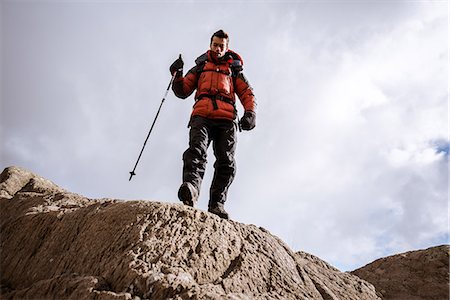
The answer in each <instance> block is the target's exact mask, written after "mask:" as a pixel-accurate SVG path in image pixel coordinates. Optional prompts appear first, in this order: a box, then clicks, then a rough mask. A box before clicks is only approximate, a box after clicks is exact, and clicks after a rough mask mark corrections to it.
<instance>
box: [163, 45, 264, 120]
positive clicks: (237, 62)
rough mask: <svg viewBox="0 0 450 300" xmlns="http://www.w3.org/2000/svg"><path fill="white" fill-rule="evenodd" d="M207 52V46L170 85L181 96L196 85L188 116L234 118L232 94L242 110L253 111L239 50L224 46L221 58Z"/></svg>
mask: <svg viewBox="0 0 450 300" xmlns="http://www.w3.org/2000/svg"><path fill="white" fill-rule="evenodd" d="M211 54H213V53H212V52H211V51H209V50H208V52H206V53H204V54H203V55H201V56H199V57H198V58H197V59H196V60H195V63H196V66H195V67H193V68H192V69H190V70H189V71H188V72H187V74H186V76H184V77H182V76H180V77H178V78H175V80H174V82H173V86H172V90H173V91H174V93H175V95H176V96H177V97H179V98H182V99H185V98H187V97H189V96H190V95H191V94H192V93H193V92H194V90H195V89H197V92H196V93H195V104H194V108H193V111H192V116H195V115H198V116H202V117H206V118H210V119H228V120H234V119H235V117H236V110H235V105H236V103H235V102H236V101H235V94H237V95H238V97H239V100H240V101H241V103H242V106H243V107H244V109H245V111H255V109H256V102H255V96H254V95H253V90H252V88H251V86H250V84H249V83H248V81H247V79H246V78H245V77H244V75H243V74H242V64H243V61H242V58H241V57H240V56H239V54H237V53H235V52H233V51H231V50H228V51H227V52H226V53H225V55H224V56H223V58H221V59H217V58H216V57H215V56H213V55H214V54H213V55H211Z"/></svg>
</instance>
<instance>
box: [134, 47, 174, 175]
mask: <svg viewBox="0 0 450 300" xmlns="http://www.w3.org/2000/svg"><path fill="white" fill-rule="evenodd" d="M180 56H181V54H180ZM176 74H177V71H175V72H174V73H173V75H172V78H171V79H170V82H169V86H168V87H167V89H166V93H165V94H164V97H163V98H162V101H161V104H160V105H159V108H158V112H157V113H156V116H155V119H154V120H153V123H152V126H151V127H150V131H149V132H148V134H147V138H146V139H145V142H144V145H143V146H142V149H141V153H139V157H138V159H137V161H136V164H135V165H134V168H133V171H131V172H130V179H129V180H128V181H131V178H133V176H134V175H136V173H134V171H136V167H137V165H138V163H139V160H140V159H141V156H142V152H144V148H145V145H146V144H147V141H148V138H149V137H150V134H151V133H152V130H153V126H155V122H156V119H157V118H158V115H159V112H160V111H161V107H162V105H163V103H164V101H165V100H166V97H167V93H169V89H170V86H171V85H172V83H173V80H174V79H175V75H176Z"/></svg>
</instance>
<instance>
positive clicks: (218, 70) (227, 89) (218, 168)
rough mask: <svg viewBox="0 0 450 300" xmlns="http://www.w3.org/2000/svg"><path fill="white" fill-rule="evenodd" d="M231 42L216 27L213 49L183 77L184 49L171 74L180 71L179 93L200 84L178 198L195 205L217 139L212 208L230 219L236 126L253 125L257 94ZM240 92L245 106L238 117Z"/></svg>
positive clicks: (186, 93)
mask: <svg viewBox="0 0 450 300" xmlns="http://www.w3.org/2000/svg"><path fill="white" fill-rule="evenodd" d="M228 42H229V38H228V34H227V33H226V32H224V31H223V30H219V31H217V32H215V33H214V34H213V35H212V36H211V42H210V46H209V48H210V49H209V50H208V51H207V52H206V53H204V54H202V55H200V56H199V57H198V58H197V59H196V60H195V66H194V67H193V68H192V69H190V70H189V71H188V72H187V74H186V76H184V77H183V66H184V62H183V60H182V58H181V55H180V57H179V58H178V59H177V60H175V61H174V62H173V64H172V65H171V66H170V72H171V74H172V75H173V74H175V72H176V75H175V79H174V81H173V86H172V90H173V91H174V93H175V95H176V96H177V97H179V98H182V99H185V98H187V97H189V96H190V95H191V94H192V93H193V92H194V90H197V91H196V93H195V104H194V106H193V111H192V114H191V118H190V121H189V127H190V132H189V147H188V149H187V150H186V151H185V152H184V153H183V183H182V184H181V186H180V189H179V190H178V198H179V199H180V200H181V201H182V202H183V203H184V204H185V205H189V206H194V204H195V202H196V200H197V198H198V196H199V192H200V186H201V183H202V179H203V175H204V174H205V168H206V152H207V149H208V147H209V145H210V143H211V142H212V144H213V150H214V156H215V157H216V161H215V163H214V177H213V180H212V183H211V188H210V196H209V197H210V198H209V203H208V211H209V212H211V213H213V214H216V215H218V216H219V217H221V218H224V219H229V216H228V213H227V212H226V211H225V208H224V203H225V201H226V200H227V193H228V188H229V187H230V185H231V183H232V182H233V179H234V176H235V174H236V163H235V159H234V152H235V149H236V131H237V127H239V128H240V129H242V130H252V129H253V128H254V127H255V121H256V112H255V110H256V102H255V96H254V95H253V90H252V88H251V86H250V84H249V83H248V81H247V79H246V78H245V76H244V74H243V73H242V65H243V61H242V58H241V57H240V56H239V54H237V53H236V52H234V51H231V50H230V49H228ZM235 93H236V94H237V96H238V97H239V100H240V101H241V103H242V106H243V107H244V109H245V112H244V115H243V117H242V118H241V119H240V120H239V121H238V122H237V121H236V119H237V110H236V103H235V102H236V99H235ZM238 124H239V126H238Z"/></svg>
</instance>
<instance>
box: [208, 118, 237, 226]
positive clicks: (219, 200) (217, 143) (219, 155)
mask: <svg viewBox="0 0 450 300" xmlns="http://www.w3.org/2000/svg"><path fill="white" fill-rule="evenodd" d="M212 138H213V150H214V155H215V157H216V162H215V163H214V177H213V181H212V184H211V189H210V199H209V205H208V206H209V211H210V212H213V213H215V214H217V215H219V216H220V217H222V218H225V219H228V214H227V213H226V211H225V209H224V203H225V201H226V200H227V193H228V188H229V187H230V185H231V183H232V182H233V179H234V175H235V174H236V162H235V159H234V153H235V149H236V127H235V124H234V123H233V122H231V121H230V122H220V123H218V124H217V125H216V126H215V127H214V129H213V136H212Z"/></svg>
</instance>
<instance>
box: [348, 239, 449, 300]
mask: <svg viewBox="0 0 450 300" xmlns="http://www.w3.org/2000/svg"><path fill="white" fill-rule="evenodd" d="M449 251H450V247H449V246H448V245H443V246H438V247H432V248H429V249H426V250H418V251H410V252H406V253H402V254H397V255H393V256H389V257H385V258H380V259H378V260H376V261H374V262H372V263H370V264H368V265H366V266H364V267H362V268H359V269H357V270H355V271H353V272H352V273H353V274H355V275H357V276H358V277H360V278H363V279H365V280H367V281H369V282H371V283H372V284H373V285H374V286H375V288H376V289H377V291H378V292H379V293H380V294H381V296H382V298H383V299H386V300H391V299H392V300H394V299H395V300H448V299H449Z"/></svg>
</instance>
